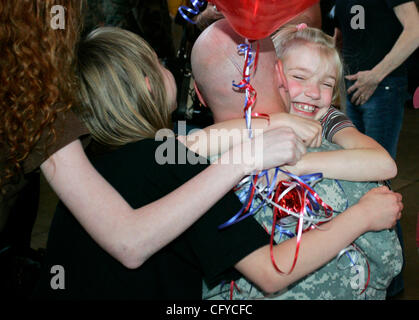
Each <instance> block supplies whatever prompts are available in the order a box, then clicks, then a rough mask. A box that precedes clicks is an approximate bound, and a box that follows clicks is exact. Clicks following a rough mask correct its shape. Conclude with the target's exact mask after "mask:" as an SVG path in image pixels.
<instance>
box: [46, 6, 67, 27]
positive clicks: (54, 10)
mask: <svg viewBox="0 0 419 320" xmlns="http://www.w3.org/2000/svg"><path fill="white" fill-rule="evenodd" d="M50 13H51V20H50V26H51V28H52V29H54V30H57V29H61V30H63V29H65V8H64V7H63V6H61V5H55V6H52V7H51V11H50Z"/></svg>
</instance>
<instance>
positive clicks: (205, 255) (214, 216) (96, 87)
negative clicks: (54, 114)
mask: <svg viewBox="0 0 419 320" xmlns="http://www.w3.org/2000/svg"><path fill="white" fill-rule="evenodd" d="M78 71H79V77H80V82H81V83H80V93H81V94H80V95H81V101H82V102H83V104H82V109H81V110H80V111H81V112H82V116H83V118H84V120H85V122H86V124H87V126H88V127H89V129H90V130H91V133H92V135H93V137H94V138H95V139H96V140H97V141H100V142H101V143H102V144H105V145H106V146H119V147H118V148H117V149H115V148H113V149H114V150H110V151H108V152H106V153H104V154H101V155H100V156H96V157H94V158H92V163H93V165H94V166H95V168H96V169H97V170H98V171H99V172H100V173H101V174H102V175H103V176H104V177H105V179H107V181H109V182H110V183H111V185H113V186H114V187H115V188H116V189H117V190H118V191H119V192H120V193H121V195H122V196H123V197H124V198H125V199H126V200H127V201H128V202H129V203H130V204H131V205H133V206H143V205H146V204H147V203H149V202H151V201H153V200H155V199H158V198H159V197H161V196H163V195H164V194H167V193H169V192H171V190H173V189H175V188H176V187H177V186H178V185H180V184H182V183H183V181H186V180H187V179H189V178H190V177H191V176H192V175H194V174H196V173H198V172H200V171H202V170H203V169H204V168H205V167H206V166H205V165H200V164H197V165H191V164H189V163H186V164H183V165H178V164H174V165H171V164H167V165H158V163H157V161H156V158H155V156H156V151H157V149H158V148H159V146H160V145H161V142H158V141H155V140H154V139H150V137H151V138H153V137H154V133H155V132H156V130H158V129H161V128H165V127H167V126H168V125H169V119H170V118H169V116H170V112H171V111H172V110H173V109H172V108H171V106H173V104H172V102H173V100H174V97H175V95H174V93H175V92H174V91H173V89H174V88H175V87H174V80H173V77H172V76H171V74H170V72H169V71H167V70H166V69H164V68H163V67H162V66H161V65H160V64H159V62H158V59H157V56H156V54H155V53H154V51H153V50H152V49H151V48H150V47H149V46H148V45H147V44H146V43H145V42H144V41H143V40H142V39H141V38H139V37H138V36H136V35H134V34H133V33H130V32H128V31H123V30H121V29H117V28H100V29H97V30H95V31H93V32H92V33H91V34H90V35H89V36H88V38H87V39H86V40H85V41H83V42H82V43H81V44H80V49H79V65H78ZM166 91H168V94H167V95H166V94H165V92H166ZM182 148H184V146H183V145H182V144H180V143H177V144H176V150H180V151H182ZM176 154H177V153H176ZM214 178H215V179H216V178H217V177H214ZM216 187H217V186H216V183H214V188H216ZM198 194H199V193H198ZM190 197H191V201H192V199H194V197H196V195H195V193H194V192H192V193H191V194H190ZM196 200H198V201H202V200H203V199H196ZM400 201H401V198H400V195H398V194H395V193H393V192H391V191H389V190H387V189H386V188H376V189H374V190H373V191H371V192H370V193H368V194H367V195H366V196H364V197H363V199H362V201H360V202H359V204H356V205H354V206H353V207H351V208H349V209H348V210H347V211H346V212H344V213H342V214H341V215H339V217H337V218H336V219H334V220H332V221H331V222H330V223H329V224H328V228H327V230H326V231H322V232H318V231H317V230H313V231H312V232H309V233H307V234H306V235H304V238H306V237H308V238H307V239H305V243H307V244H308V245H307V246H305V247H304V248H302V251H303V252H302V253H301V256H302V258H301V260H300V263H299V265H298V266H297V267H296V269H295V271H296V272H295V273H293V274H292V275H290V276H281V275H278V274H277V273H276V271H275V270H273V269H272V268H271V264H270V261H269V259H267V257H268V254H269V253H268V252H269V245H268V242H269V237H268V235H267V234H266V233H265V231H264V230H263V229H262V228H261V227H260V226H259V225H258V223H257V222H256V221H255V220H253V219H246V220H244V221H242V222H241V223H240V224H237V225H236V226H235V227H234V228H228V229H227V230H223V231H222V232H219V231H218V228H217V227H218V226H219V225H220V224H221V223H223V222H224V221H225V220H226V219H228V218H229V217H230V216H231V214H232V213H234V212H237V210H239V208H240V206H241V204H240V202H239V200H238V199H237V197H236V196H235V194H234V193H233V192H229V193H228V194H227V195H226V196H225V197H223V198H222V199H221V200H220V202H219V203H217V204H216V205H215V206H214V207H213V208H212V209H210V212H208V213H207V214H205V215H204V216H203V218H202V219H200V220H199V221H198V222H197V223H195V224H194V225H193V226H191V227H190V228H189V229H188V230H187V231H186V232H185V233H184V234H182V235H181V236H179V237H178V238H177V239H175V240H174V241H173V242H171V243H170V244H168V245H167V246H166V247H164V248H163V249H162V250H160V251H158V252H156V253H155V254H154V255H153V256H152V257H150V258H149V259H148V260H147V261H146V262H144V263H143V264H142V265H141V267H139V268H138V265H135V264H133V265H132V266H128V267H130V268H131V269H133V270H130V269H128V268H125V267H124V266H123V265H122V264H120V263H119V262H118V261H116V260H115V259H113V258H112V256H111V255H110V254H109V253H112V252H110V250H109V249H108V248H106V247H104V246H103V245H101V243H100V242H96V241H95V240H94V239H93V238H92V237H90V235H89V234H88V231H89V230H88V229H87V228H84V227H83V226H82V225H81V224H80V223H79V222H78V221H77V220H76V219H75V218H74V217H73V216H72V215H71V214H70V212H69V211H68V210H67V209H66V208H64V207H63V206H62V205H60V206H59V208H58V209H57V212H56V214H55V216H54V220H53V223H52V225H51V230H50V234H49V239H48V247H47V258H46V259H47V260H46V264H45V266H44V271H43V275H42V278H41V281H40V285H39V287H38V290H37V294H36V296H37V297H49V298H78V299H82V298H85V299H100V298H102V299H147V300H150V299H163V300H166V299H200V298H201V291H202V278H203V277H204V278H205V279H206V280H207V282H208V283H210V284H211V283H212V284H215V283H218V281H219V279H220V278H221V277H224V275H226V274H228V275H229V276H230V275H232V274H236V271H234V268H236V269H237V270H239V271H240V272H241V273H242V274H243V275H244V276H246V277H249V278H251V279H252V281H254V282H255V283H257V284H258V285H259V286H260V287H261V288H263V289H264V290H265V291H268V292H274V291H277V290H278V289H280V288H284V287H285V286H287V285H288V284H290V283H292V282H294V281H296V280H297V279H298V278H300V277H302V276H304V275H306V274H308V273H309V272H312V271H314V270H316V269H317V268H318V267H319V266H321V265H323V264H324V263H326V262H327V261H329V260H330V259H331V258H332V257H334V256H335V255H336V254H337V253H338V252H339V251H340V250H341V249H342V248H344V247H345V246H347V245H348V244H349V243H351V242H352V241H353V240H354V239H356V238H357V237H358V236H360V235H361V234H363V233H364V232H366V231H368V230H381V229H384V228H389V227H390V226H391V225H393V224H394V221H395V219H396V218H397V217H399V213H400V210H401V202H400ZM184 205H186V204H185V203H184V202H183V201H179V202H178V204H177V206H178V207H180V208H181V207H182V206H184ZM370 206H378V208H377V210H368V208H369V207H370ZM171 211H172V208H167V212H166V215H167V219H170V215H171ZM151 218H152V217H151ZM127 219H128V217H125V216H120V217H119V219H115V220H114V221H112V222H111V223H112V225H111V226H110V227H111V230H112V231H111V232H110V233H109V234H107V235H106V236H107V237H109V238H113V237H115V234H118V233H119V232H120V230H119V229H120V226H121V224H122V223H124V221H126V220H127ZM94 222H95V223H96V224H109V223H110V222H109V221H105V220H97V221H94ZM348 226H350V227H348ZM243 234H246V237H243ZM331 237H333V238H335V239H336V241H333V243H332V242H331V241H329V240H328V239H330V238H331ZM156 241H157V239H156ZM293 246H294V244H293V242H284V243H282V244H281V245H279V246H277V247H275V248H274V250H275V255H278V256H280V257H281V261H284V263H289V262H290V261H292V257H293V250H292V247H293ZM318 246H321V247H322V249H323V250H322V254H318V252H317V251H316V250H315V248H316V247H318ZM102 248H104V249H105V250H103V249H102ZM303 256H304V258H303ZM54 266H61V271H58V272H61V277H54V279H51V278H52V277H51V271H52V270H53V269H51V268H52V267H54ZM262 268H263V269H266V270H263V271H260V272H259V270H262ZM54 270H56V269H54ZM256 271H257V272H256ZM255 272H256V273H255ZM64 275H65V277H64ZM261 275H262V276H261ZM59 288H63V289H65V290H57V289H59Z"/></svg>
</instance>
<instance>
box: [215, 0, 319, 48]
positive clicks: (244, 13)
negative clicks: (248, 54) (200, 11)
mask: <svg viewBox="0 0 419 320" xmlns="http://www.w3.org/2000/svg"><path fill="white" fill-rule="evenodd" d="M210 2H212V3H214V4H215V5H216V6H217V10H218V11H221V13H223V15H224V17H226V19H227V20H228V21H229V23H230V25H231V26H232V28H233V29H234V30H235V31H236V32H237V33H238V34H240V35H241V36H243V37H244V38H248V39H249V40H258V39H263V38H266V37H267V36H269V35H270V34H272V33H273V32H274V31H276V30H277V29H278V28H279V27H280V26H282V25H283V24H285V23H287V22H288V21H290V20H291V19H292V18H294V17H296V16H298V15H299V14H300V13H301V12H303V11H304V10H305V9H307V8H308V7H311V6H312V5H313V4H315V3H317V2H319V0H210Z"/></svg>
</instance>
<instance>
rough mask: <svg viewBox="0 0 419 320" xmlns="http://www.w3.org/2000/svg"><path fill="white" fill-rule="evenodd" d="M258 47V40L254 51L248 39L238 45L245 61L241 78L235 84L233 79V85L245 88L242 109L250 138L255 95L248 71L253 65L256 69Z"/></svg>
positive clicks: (249, 71)
mask: <svg viewBox="0 0 419 320" xmlns="http://www.w3.org/2000/svg"><path fill="white" fill-rule="evenodd" d="M259 47H260V44H259V42H257V48H256V52H255V51H254V50H253V48H252V45H251V44H250V43H249V41H248V39H246V43H242V44H240V45H238V47H237V49H238V51H239V54H241V55H243V54H244V55H245V61H244V67H243V74H242V80H241V81H240V83H238V84H235V82H234V81H233V86H234V87H235V88H238V89H241V90H245V102H244V107H243V111H244V117H245V119H246V127H247V129H248V130H249V137H250V138H252V126H251V115H252V109H253V105H254V104H255V101H256V96H257V92H256V90H255V89H254V88H253V86H252V85H251V84H250V73H251V68H252V66H253V70H256V67H257V60H258V55H259ZM266 116H268V115H266ZM268 117H269V116H268Z"/></svg>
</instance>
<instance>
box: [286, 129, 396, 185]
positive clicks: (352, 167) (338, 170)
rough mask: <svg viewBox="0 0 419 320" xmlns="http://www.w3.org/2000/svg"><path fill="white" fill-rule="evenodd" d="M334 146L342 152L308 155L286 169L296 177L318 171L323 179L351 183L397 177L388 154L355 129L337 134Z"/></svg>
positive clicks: (343, 130)
mask: <svg viewBox="0 0 419 320" xmlns="http://www.w3.org/2000/svg"><path fill="white" fill-rule="evenodd" d="M333 143H335V144H338V145H340V146H342V147H343V148H344V150H334V151H325V152H310V153H307V154H305V155H304V156H303V157H302V158H301V160H300V161H298V162H297V164H296V165H295V166H287V167H285V169H286V170H289V171H290V172H292V173H294V174H297V175H303V174H309V173H314V172H321V173H323V176H324V177H325V178H329V179H342V180H350V181H381V180H387V179H391V178H394V177H395V176H396V175H397V166H396V163H395V162H394V160H393V159H392V158H391V156H390V155H389V154H388V152H387V151H386V150H385V149H384V148H383V147H382V146H381V145H380V144H379V143H378V142H376V141H375V140H374V139H372V138H370V137H368V136H366V135H364V134H362V133H360V132H359V131H358V130H357V129H355V128H353V127H348V128H344V129H342V130H340V131H338V132H337V133H336V134H335V135H334V136H333Z"/></svg>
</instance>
